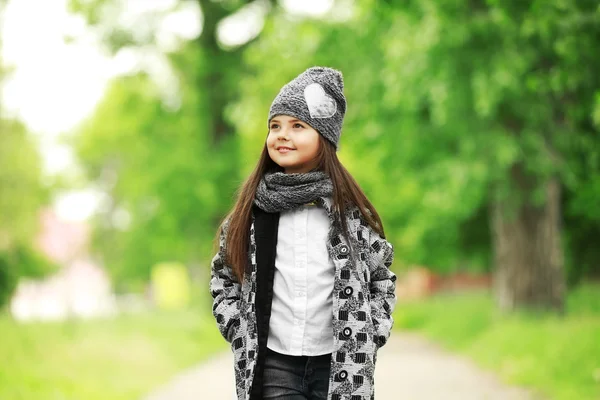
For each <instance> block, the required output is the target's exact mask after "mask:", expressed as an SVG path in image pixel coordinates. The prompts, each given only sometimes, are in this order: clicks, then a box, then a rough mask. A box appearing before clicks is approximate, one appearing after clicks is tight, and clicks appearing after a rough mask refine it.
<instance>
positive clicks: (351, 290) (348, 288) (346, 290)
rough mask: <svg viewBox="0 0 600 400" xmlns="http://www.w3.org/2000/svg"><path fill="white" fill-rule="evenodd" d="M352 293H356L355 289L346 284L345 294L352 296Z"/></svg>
mask: <svg viewBox="0 0 600 400" xmlns="http://www.w3.org/2000/svg"><path fill="white" fill-rule="evenodd" d="M352 293H354V289H352V288H351V287H350V286H346V287H345V288H344V294H345V295H346V296H352Z"/></svg>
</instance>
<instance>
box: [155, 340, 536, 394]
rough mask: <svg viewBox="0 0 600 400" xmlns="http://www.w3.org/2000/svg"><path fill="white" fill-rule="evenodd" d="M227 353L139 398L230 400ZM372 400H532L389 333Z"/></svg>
mask: <svg viewBox="0 0 600 400" xmlns="http://www.w3.org/2000/svg"><path fill="white" fill-rule="evenodd" d="M232 362H233V361H232V354H231V353H229V352H227V353H224V354H221V355H219V356H216V357H214V358H212V359H211V360H209V361H207V362H206V363H205V364H202V365H200V366H198V367H196V368H193V369H190V370H188V371H186V372H184V373H182V374H181V375H179V376H178V377H176V378H175V379H174V380H173V381H171V382H170V383H169V384H167V385H166V386H164V387H163V388H160V389H159V390H158V391H156V392H155V393H153V394H151V395H150V396H148V397H146V398H145V399H144V400H198V399H202V400H204V399H210V400H232V399H233V398H234V397H233V391H234V384H233V365H232ZM375 371H376V372H375V395H376V396H375V398H376V399H378V400H395V399H398V400H534V399H536V400H537V399H540V397H535V396H533V395H531V394H528V393H527V392H526V391H524V390H521V389H518V388H514V387H508V386H506V385H503V384H501V383H500V382H499V381H498V379H497V378H496V377H495V376H494V375H493V374H491V373H488V372H484V371H482V370H480V369H479V368H477V367H476V366H475V365H474V364H473V363H472V362H471V361H469V360H467V359H465V358H462V357H459V356H456V355H454V354H450V353H447V352H445V351H443V350H442V349H441V348H440V347H438V346H436V345H435V344H433V343H431V342H429V341H427V340H425V339H423V338H422V337H420V336H418V335H415V334H412V333H404V332H397V331H395V332H393V334H392V338H391V339H390V340H389V342H388V344H387V345H386V346H385V347H384V348H383V349H382V350H381V351H380V352H379V354H378V356H377V368H376V369H375Z"/></svg>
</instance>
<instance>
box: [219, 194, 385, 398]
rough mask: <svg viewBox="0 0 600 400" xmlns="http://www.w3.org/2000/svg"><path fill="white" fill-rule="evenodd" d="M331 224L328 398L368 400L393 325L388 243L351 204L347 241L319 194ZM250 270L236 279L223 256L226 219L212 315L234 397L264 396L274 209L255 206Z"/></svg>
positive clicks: (327, 202)
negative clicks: (228, 361) (228, 359)
mask: <svg viewBox="0 0 600 400" xmlns="http://www.w3.org/2000/svg"><path fill="white" fill-rule="evenodd" d="M317 204H318V205H319V206H321V207H323V208H324V209H325V210H326V211H327V214H328V215H329V218H330V220H331V222H332V224H331V228H330V232H329V236H328V243H327V250H328V253H329V256H330V257H331V259H332V261H333V264H334V266H335V282H334V288H333V310H332V313H333V335H334V349H335V350H334V352H333V353H332V355H331V374H330V378H329V393H328V396H327V399H328V400H372V399H374V397H375V396H374V388H373V378H374V371H375V363H376V358H377V350H378V349H379V348H380V347H381V346H383V345H384V344H385V342H386V341H387V339H388V337H389V335H390V331H391V328H392V325H393V319H392V316H391V314H392V311H393V309H394V306H395V304H396V295H395V280H396V276H395V275H394V273H393V272H392V271H390V268H389V267H390V266H391V264H392V261H393V258H394V251H393V247H392V245H391V244H390V243H389V242H388V241H387V240H385V239H384V238H382V237H381V236H379V235H378V234H377V233H376V232H375V231H373V229H371V227H370V226H369V225H368V224H367V223H366V221H365V220H364V218H363V217H362V215H361V213H360V212H359V211H358V209H357V208H354V209H351V210H349V211H348V212H347V213H346V221H347V224H348V231H349V235H350V236H349V239H350V241H351V246H349V244H350V243H348V242H347V241H346V239H345V237H344V236H343V235H342V232H341V228H339V226H338V224H336V223H334V218H333V213H332V205H331V202H330V199H327V198H321V199H318V200H317ZM252 217H253V218H252V224H251V228H250V246H249V254H248V260H249V263H248V267H247V269H246V273H245V275H244V280H243V282H242V283H241V284H240V283H239V282H238V280H237V279H236V277H235V276H234V274H233V272H232V269H231V267H230V266H229V265H228V264H227V262H226V259H225V248H224V246H225V239H226V235H227V227H228V224H227V222H225V223H224V224H223V227H222V229H221V235H220V248H219V252H218V253H217V254H216V255H215V257H214V258H213V260H212V266H211V280H210V291H211V295H212V297H213V299H214V301H213V315H214V316H215V318H216V321H217V325H218V327H219V330H220V332H221V334H222V335H223V337H224V338H225V339H226V340H227V341H228V342H229V343H230V344H231V348H232V351H233V353H234V370H235V380H236V391H237V398H238V400H260V399H262V375H263V374H262V369H263V364H264V354H265V352H266V351H265V350H266V343H267V337H268V331H269V317H270V312H271V301H272V295H273V273H274V268H275V248H276V244H277V227H278V222H279V214H278V213H277V214H271V213H266V212H264V211H262V210H260V209H259V208H258V207H254V208H253V215H252Z"/></svg>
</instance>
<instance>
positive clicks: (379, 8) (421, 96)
mask: <svg viewBox="0 0 600 400" xmlns="http://www.w3.org/2000/svg"><path fill="white" fill-rule="evenodd" d="M598 15H599V11H598V8H597V5H596V4H595V3H594V2H589V1H575V2H543V1H535V2H526V3H515V2H508V1H506V2H503V1H476V2H459V1H452V0H448V1H433V0H431V1H427V0H426V1H414V2H413V1H409V2H405V1H403V2H398V1H387V2H375V1H366V0H365V1H362V2H358V3H357V6H356V8H355V13H354V16H353V17H352V18H351V19H350V20H349V21H347V22H345V23H328V24H319V25H318V26H315V25H314V24H311V23H308V22H306V21H290V20H286V19H285V18H280V19H276V20H273V21H272V22H271V23H270V25H268V28H266V29H265V34H263V36H262V37H261V39H260V43H258V44H257V45H255V46H252V48H250V49H249V50H248V52H247V53H248V55H247V57H246V60H247V61H248V63H249V64H250V67H251V68H252V69H254V70H255V71H253V76H251V77H248V78H247V79H243V80H242V82H243V83H242V91H243V95H242V96H241V98H242V100H241V101H240V102H239V103H238V108H236V110H237V111H239V115H240V116H241V119H240V126H239V127H238V129H239V130H240V133H241V134H242V136H246V137H248V138H252V140H250V141H248V143H252V144H248V146H252V148H253V149H256V148H257V147H258V146H259V145H262V144H261V141H260V140H257V139H258V138H259V137H260V136H261V135H262V133H261V134H259V133H258V132H260V131H259V129H260V127H261V126H262V124H263V122H264V118H263V117H262V115H261V112H260V111H261V110H264V109H266V107H268V101H270V99H271V98H272V96H273V95H274V93H276V90H277V87H278V85H280V83H281V82H283V81H285V80H286V79H290V78H291V77H293V75H294V74H295V73H297V71H298V70H300V69H302V68H303V67H304V66H308V65H312V64H327V65H331V66H335V67H338V68H340V69H342V70H343V71H344V72H345V76H346V92H347V96H348V99H349V108H348V117H347V118H346V122H345V126H344V138H343V139H342V150H341V155H342V158H345V159H346V160H347V164H349V167H350V169H351V170H352V172H353V173H354V174H355V175H356V176H357V178H358V179H359V181H360V182H361V183H362V184H363V186H364V187H365V189H366V190H367V192H368V193H369V194H370V195H371V196H372V197H373V198H374V199H375V204H376V205H377V206H378V207H379V208H380V209H381V213H382V215H383V217H384V221H386V222H387V224H388V230H387V231H388V234H389V235H390V237H391V238H392V240H393V241H394V242H395V243H396V244H397V250H398V255H399V257H398V258H399V259H400V260H403V261H404V262H406V263H425V264H427V265H430V266H434V267H435V268H438V269H443V268H446V269H448V268H457V267H458V268H462V267H463V266H464V265H465V264H467V265H469V264H471V265H477V264H479V265H481V264H483V263H485V262H486V261H488V260H493V262H494V264H495V267H496V268H495V293H496V296H497V299H498V303H499V305H500V306H501V308H503V309H507V310H510V309H513V308H516V307H522V306H526V307H536V308H550V309H555V310H561V309H562V308H563V296H564V290H565V284H564V271H563V264H564V256H563V244H562V243H561V240H562V239H563V236H566V238H567V239H568V240H567V241H566V243H565V244H564V247H567V252H568V253H569V256H570V257H571V263H572V264H575V268H577V267H578V265H577V264H578V260H580V259H581V257H580V253H579V252H578V249H579V248H581V247H590V246H589V244H590V242H589V240H590V239H588V238H586V237H585V234H584V232H585V231H587V232H597V230H598V223H597V221H598V220H597V216H596V215H595V213H596V211H595V209H596V207H591V205H592V204H594V203H597V200H598V198H599V197H598V189H597V188H598V185H597V182H598V153H597V152H598V150H597V149H598V148H600V146H598V144H599V142H598V140H599V139H598V137H599V136H598V117H597V116H598V111H597V110H598V105H597V104H598V94H597V93H598V88H599V87H600V85H599V82H598V76H597V73H596V72H595V71H597V70H598V67H599V64H598V63H599V62H600V60H599V59H598V57H597V56H596V53H597V52H596V51H593V50H592V49H597V44H595V43H596V39H597V37H598V34H599V29H600V24H599V17H598ZM298 37H302V38H306V40H296V38H298ZM282 43H285V46H283V45H282ZM270 54H277V56H278V58H277V63H278V64H277V65H278V68H277V69H276V70H274V69H273V68H272V67H271V65H270V63H269V61H270V58H269V55H270ZM286 59H293V60H294V61H293V62H285V61H284V60H286ZM268 60H269V61H268ZM299 64H300V65H299ZM266 92H269V93H268V94H267V93H266ZM252 94H255V97H256V96H261V98H262V99H263V101H262V102H258V101H256V98H255V97H254V98H253V97H252ZM263 96H264V97H263ZM255 115H256V117H254V116H255ZM561 192H563V193H564V194H565V196H561ZM561 198H562V199H563V200H564V201H566V202H567V204H566V207H567V210H568V214H569V217H568V219H567V220H566V221H568V222H570V221H574V220H576V218H579V219H580V220H584V221H586V225H585V226H586V228H585V231H584V229H583V228H582V226H581V225H580V224H579V225H574V224H572V225H568V226H567V227H566V228H567V235H563V230H562V228H563V226H562V224H561V221H562V214H563V208H562V207H561ZM486 214H487V217H486ZM486 227H489V230H490V231H491V232H486V230H485V228H486ZM488 239H489V240H491V246H490V243H488V242H487V240H488ZM473 247H475V251H473ZM489 248H491V249H492V251H493V254H492V257H490V255H489V252H488V249H489ZM585 256H586V257H585V260H586V262H587V264H588V265H589V264H591V263H593V261H592V260H596V263H597V260H598V258H597V252H596V253H594V252H593V251H587V252H585ZM594 257H596V258H594Z"/></svg>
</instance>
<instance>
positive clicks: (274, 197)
mask: <svg viewBox="0 0 600 400" xmlns="http://www.w3.org/2000/svg"><path fill="white" fill-rule="evenodd" d="M332 193H333V184H332V183H331V179H329V177H328V176H327V174H325V173H324V172H321V171H311V172H307V173H303V174H285V173H283V172H273V173H267V174H265V175H264V176H263V177H262V179H261V180H260V182H259V184H258V188H257V190H256V197H255V199H254V203H255V204H256V205H257V206H258V207H260V208H261V209H262V210H264V211H266V212H270V213H274V212H281V211H285V210H291V209H293V208H296V207H299V206H301V205H303V204H306V203H310V202H312V201H315V200H316V199H318V198H319V197H329V196H331V194H332Z"/></svg>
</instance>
